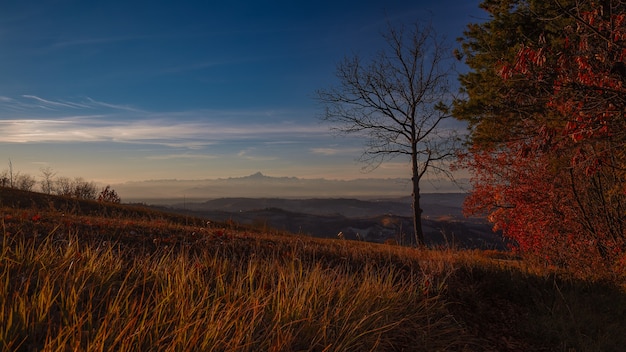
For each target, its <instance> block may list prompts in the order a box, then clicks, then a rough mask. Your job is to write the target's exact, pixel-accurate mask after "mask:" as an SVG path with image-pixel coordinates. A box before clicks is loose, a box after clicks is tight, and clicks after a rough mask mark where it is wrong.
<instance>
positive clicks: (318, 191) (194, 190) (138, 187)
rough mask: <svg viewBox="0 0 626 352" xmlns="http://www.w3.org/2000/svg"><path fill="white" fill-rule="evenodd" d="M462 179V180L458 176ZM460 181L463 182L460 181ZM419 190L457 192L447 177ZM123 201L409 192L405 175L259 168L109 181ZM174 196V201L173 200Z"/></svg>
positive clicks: (384, 195) (392, 195)
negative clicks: (323, 174) (343, 176)
mask: <svg viewBox="0 0 626 352" xmlns="http://www.w3.org/2000/svg"><path fill="white" fill-rule="evenodd" d="M461 181H465V180H461ZM461 183H463V182H461ZM422 185H423V188H422V192H423V193H457V192H461V190H460V188H459V186H457V185H455V184H453V183H451V182H449V181H443V180H442V181H432V182H431V181H424V182H422ZM112 187H113V188H114V189H115V190H116V191H117V193H118V194H119V195H120V196H121V197H122V200H123V201H124V202H129V201H130V202H133V201H146V202H159V203H172V202H174V201H176V202H179V201H180V200H196V201H197V200H201V199H204V200H207V199H216V198H226V197H245V198H272V197H274V198H361V199H363V198H397V197H404V196H409V195H410V194H411V192H412V190H411V184H410V180H409V179H402V178H389V179H376V178H364V179H354V180H328V179H323V178H317V179H304V178H297V177H271V176H266V175H263V174H262V173H260V172H257V173H255V174H252V175H249V176H245V177H231V178H220V179H206V180H176V179H174V180H148V181H133V182H126V183H121V184H116V185H112ZM177 200H178V201H177Z"/></svg>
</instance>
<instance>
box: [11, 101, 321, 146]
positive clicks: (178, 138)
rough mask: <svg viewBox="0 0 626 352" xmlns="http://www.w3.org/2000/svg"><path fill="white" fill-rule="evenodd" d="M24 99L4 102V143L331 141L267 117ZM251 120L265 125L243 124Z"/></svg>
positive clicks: (314, 129)
mask: <svg viewBox="0 0 626 352" xmlns="http://www.w3.org/2000/svg"><path fill="white" fill-rule="evenodd" d="M21 98H22V99H21V100H18V99H13V98H10V97H1V98H0V129H1V130H2V131H3V133H2V134H1V135H0V142H2V143H37V142H53V143H72V142H83V143H85V142H113V143H133V144H153V145H164V146H170V147H185V148H188V149H198V148H201V147H205V146H207V145H212V144H216V143H220V142H226V141H238V140H245V141H249V142H255V141H256V142H258V143H270V142H275V141H280V140H285V141H293V140H294V139H295V140H302V139H306V138H320V137H323V136H326V135H328V130H327V128H325V127H323V126H319V125H304V124H294V123H290V122H288V121H284V120H279V121H276V120H275V119H269V120H268V119H266V118H265V117H266V116H267V112H264V111H260V112H254V111H246V112H239V114H240V115H241V117H242V118H237V115H238V113H234V114H233V113H232V112H220V111H182V112H171V113H158V114H157V113H150V112H145V111H142V110H140V109H136V108H133V107H129V106H124V105H117V104H110V103H106V102H101V101H97V100H94V99H92V98H86V99H83V100H81V101H78V102H72V101H60V100H51V99H44V98H40V97H38V96H35V95H23V96H21ZM24 100H25V101H24ZM18 108H19V110H20V115H22V116H26V117H23V118H11V117H10V116H11V115H12V113H10V111H15V109H18ZM1 110H4V111H5V112H4V113H2V112H1ZM7 111H8V112H7ZM253 115H257V116H258V120H259V121H264V123H250V122H247V123H242V122H241V121H242V120H247V119H248V118H249V117H250V116H253Z"/></svg>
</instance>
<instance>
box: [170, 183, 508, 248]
mask: <svg viewBox="0 0 626 352" xmlns="http://www.w3.org/2000/svg"><path fill="white" fill-rule="evenodd" d="M464 199H465V194H462V193H438V194H425V195H424V196H423V197H422V207H423V209H424V213H423V215H424V219H423V227H424V232H425V235H426V241H427V243H428V244H430V245H445V244H451V243H453V244H454V245H455V246H457V247H460V248H483V249H484V248H488V249H493V248H498V249H504V248H505V246H504V242H503V240H502V238H501V236H500V235H499V234H495V233H493V232H492V231H491V225H490V224H488V223H487V222H486V221H485V220H484V219H480V218H470V219H467V218H465V217H463V215H462V203H463V200H464ZM169 207H170V208H171V209H172V210H173V211H180V212H183V213H188V214H191V215H195V216H202V217H206V218H210V219H214V220H216V221H228V220H232V221H235V222H237V223H241V224H248V225H254V226H255V227H267V228H273V229H278V230H283V231H287V232H291V233H300V234H307V235H311V236H315V237H322V238H329V237H336V236H337V234H338V233H340V232H341V233H342V234H343V236H344V237H345V238H348V239H354V240H364V241H369V242H385V241H386V240H388V239H393V240H395V241H397V242H399V243H404V244H411V243H412V242H413V238H412V237H411V236H412V235H411V234H412V233H413V230H412V229H413V221H412V212H411V199H410V197H403V198H397V199H383V200H359V199H349V198H314V199H282V198H219V199H213V200H208V201H205V202H185V203H178V204H172V205H170V206H169Z"/></svg>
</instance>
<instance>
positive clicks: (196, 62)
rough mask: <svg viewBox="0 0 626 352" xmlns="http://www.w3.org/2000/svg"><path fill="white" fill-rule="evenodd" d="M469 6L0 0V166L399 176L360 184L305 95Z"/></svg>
mask: <svg viewBox="0 0 626 352" xmlns="http://www.w3.org/2000/svg"><path fill="white" fill-rule="evenodd" d="M479 2H480V1H477V0H439V1H421V0H413V1H409V0H401V1H400V0H386V1H382V0H379V1H373V0H358V1H357V0H345V1H344V0H334V1H326V0H321V1H307V2H305V1H293V0H291V1H282V0H281V1H253V0H246V1H209V0H204V1H193V0H189V1H179V0H175V1H165V0H164V1H143V0H139V1H129V0H107V1H100V0H94V1H81V0H76V1H73V0H43V1H37V2H36V3H32V2H28V1H20V0H10V1H3V5H2V11H0V172H2V171H3V170H8V165H9V160H10V162H11V164H12V166H13V170H14V172H21V173H27V174H30V175H32V176H35V177H40V175H41V173H40V171H39V170H40V169H41V168H46V167H49V168H52V169H53V170H54V171H55V172H56V173H57V176H61V175H62V176H69V177H78V176H80V177H83V178H85V179H87V180H92V181H95V182H97V183H103V184H106V183H111V184H114V183H120V182H125V181H139V180H158V179H213V178H225V177H240V176H245V175H250V174H253V173H255V172H258V171H260V172H262V173H263V174H266V175H270V176H295V177H301V178H329V179H354V178H364V177H367V178H388V177H407V178H408V177H409V173H410V171H409V164H408V163H407V162H406V161H403V160H397V159H396V160H394V161H393V162H389V163H386V164H383V165H381V166H380V167H379V168H378V169H377V170H375V171H373V172H370V173H368V174H364V173H363V172H362V166H363V164H360V163H359V162H358V161H357V159H358V158H359V156H360V155H361V152H362V151H363V141H362V140H360V139H358V138H346V137H337V136H336V135H335V134H333V133H332V132H331V131H330V130H329V127H330V126H329V125H327V124H325V123H323V122H321V121H320V119H319V116H320V115H321V113H322V111H323V110H322V107H321V106H320V104H319V103H318V102H317V101H316V100H315V99H314V97H315V91H316V90H319V89H325V88H329V87H331V86H332V85H335V84H336V83H337V80H336V78H335V75H334V74H335V69H336V65H337V63H338V62H339V61H341V60H342V58H344V57H345V56H350V55H360V56H364V57H367V55H369V54H372V53H373V52H375V51H377V50H379V49H381V48H383V45H384V43H383V41H382V38H381V35H380V34H381V32H382V31H384V29H385V28H386V25H387V23H391V24H393V25H394V26H395V25H400V24H410V23H412V22H414V21H416V20H421V21H431V22H432V23H433V25H434V27H435V28H436V30H437V32H438V33H439V34H442V35H445V36H446V37H447V38H448V39H449V40H451V42H454V39H455V38H457V37H459V36H461V35H462V32H463V30H464V29H465V26H466V25H467V24H468V23H471V22H478V21H481V20H483V19H484V13H483V12H482V11H481V10H480V9H479V8H478V3H479Z"/></svg>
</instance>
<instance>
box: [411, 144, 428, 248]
mask: <svg viewBox="0 0 626 352" xmlns="http://www.w3.org/2000/svg"><path fill="white" fill-rule="evenodd" d="M411 164H412V165H411V166H412V167H411V168H412V171H413V177H412V178H411V181H413V233H414V234H415V245H416V246H418V247H422V246H424V244H425V242H424V230H423V229H422V207H421V206H420V178H421V177H420V172H419V164H418V160H417V146H416V144H415V143H413V153H412V155H411Z"/></svg>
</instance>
